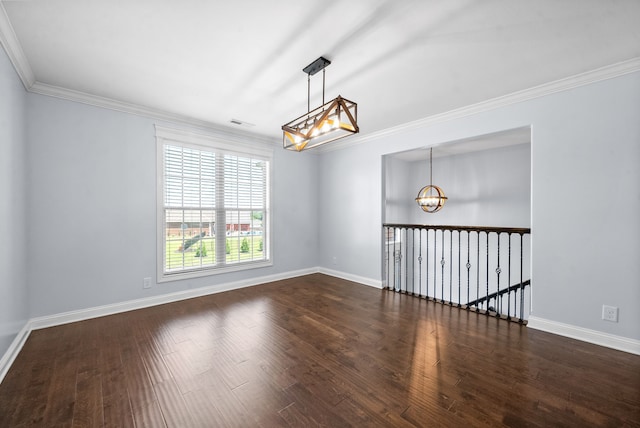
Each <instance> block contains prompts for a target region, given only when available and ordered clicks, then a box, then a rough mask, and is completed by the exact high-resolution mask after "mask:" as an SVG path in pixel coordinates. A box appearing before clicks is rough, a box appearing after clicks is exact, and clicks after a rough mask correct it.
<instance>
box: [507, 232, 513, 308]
mask: <svg viewBox="0 0 640 428" xmlns="http://www.w3.org/2000/svg"><path fill="white" fill-rule="evenodd" d="M511 235H512V234H511V233H509V269H508V273H507V287H511ZM507 319H508V320H511V291H509V292H508V293H507Z"/></svg>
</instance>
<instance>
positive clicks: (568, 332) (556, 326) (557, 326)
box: [527, 316, 640, 355]
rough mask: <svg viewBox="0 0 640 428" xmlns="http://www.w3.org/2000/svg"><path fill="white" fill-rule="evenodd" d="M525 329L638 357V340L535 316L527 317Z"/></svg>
mask: <svg viewBox="0 0 640 428" xmlns="http://www.w3.org/2000/svg"><path fill="white" fill-rule="evenodd" d="M527 327H530V328H533V329H535V330H541V331H546V332H547V333H553V334H557V335H560V336H565V337H570V338H572V339H577V340H581V341H583V342H588V343H593V344H595V345H600V346H606V347H607V348H612V349H617V350H619V351H624V352H629V353H631V354H636V355H640V340H635V339H629V338H627V337H622V336H616V335H613V334H608V333H603V332H600V331H596V330H590V329H588V328H583V327H577V326H575V325H571V324H563V323H561V322H557V321H551V320H546V319H544V318H538V317H535V316H530V317H529V319H528V321H527Z"/></svg>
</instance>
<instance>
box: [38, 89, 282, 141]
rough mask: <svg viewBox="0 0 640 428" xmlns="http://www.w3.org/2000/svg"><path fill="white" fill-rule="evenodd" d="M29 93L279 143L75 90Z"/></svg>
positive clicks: (264, 137)
mask: <svg viewBox="0 0 640 428" xmlns="http://www.w3.org/2000/svg"><path fill="white" fill-rule="evenodd" d="M28 90H29V92H33V93H35V94H40V95H46V96H49V97H54V98H60V99H63V100H68V101H74V102H78V103H82V104H87V105H91V106H94V107H100V108H106V109H109V110H115V111H119V112H123V113H128V114H134V115H137V116H144V117H148V118H151V119H155V120H162V121H167V122H174V123H179V124H184V125H190V126H196V127H198V128H202V129H204V130H207V131H210V132H214V133H216V134H217V135H219V136H220V137H222V138H234V137H238V136H241V137H244V138H245V140H251V141H257V142H261V143H264V144H269V145H272V146H279V145H280V144H281V143H280V140H279V139H277V138H273V137H269V136H265V135H262V134H257V133H253V132H247V131H244V130H241V129H237V128H232V127H229V126H224V125H219V124H216V123H213V122H209V121H206V120H200V119H195V118H192V117H188V116H184V115H181V114H177V113H170V112H167V111H163V110H160V109H156V108H152V107H146V106H142V105H138V104H133V103H127V102H124V101H118V100H114V99H112V98H106V97H101V96H99V95H92V94H89V93H86V92H81V91H76V90H73V89H66V88H62V87H60V86H54V85H48V84H46V83H41V82H35V83H34V84H33V85H31V87H30V88H28Z"/></svg>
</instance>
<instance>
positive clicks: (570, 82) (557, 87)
mask: <svg viewBox="0 0 640 428" xmlns="http://www.w3.org/2000/svg"><path fill="white" fill-rule="evenodd" d="M636 71H640V57H636V58H632V59H630V60H627V61H622V62H619V63H616V64H612V65H608V66H605V67H601V68H597V69H595V70H591V71H587V72H585V73H580V74H576V75H574V76H570V77H566V78H564V79H560V80H555V81H553V82H549V83H544V84H542V85H538V86H534V87H533V88H528V89H523V90H521V91H517V92H513V93H510V94H507V95H503V96H500V97H496V98H492V99H489V100H486V101H481V102H479V103H476V104H471V105H468V106H465V107H461V108H457V109H455V110H450V111H447V112H444V113H440V114H435V115H432V116H427V117H425V118H422V119H418V120H414V121H412V122H407V123H404V124H402V125H398V126H394V127H391V128H386V129H383V130H380V131H377V132H372V133H369V134H360V135H356V136H352V137H349V138H344V139H342V140H339V141H337V142H334V143H331V144H327V145H324V146H322V147H319V148H318V149H316V152H318V153H325V152H331V151H334V150H340V149H344V148H347V147H351V146H356V145H359V144H362V143H366V142H368V141H371V140H376V139H378V138H382V137H385V136H388V135H395V134H398V133H401V132H405V131H410V130H412V129H416V128H423V127H426V126H429V125H434V124H437V123H442V122H446V121H449V120H454V119H460V118H462V117H466V116H471V115H474V114H478V113H483V112H486V111H489V110H493V109H496V108H499V107H505V106H509V105H512V104H516V103H520V102H523V101H528V100H531V99H534V98H540V97H543V96H546V95H551V94H554V93H557V92H562V91H567V90H569V89H573V88H577V87H580V86H585V85H589V84H592V83H596V82H600V81H602V80H607V79H612V78H614V77H619V76H623V75H625V74H629V73H634V72H636Z"/></svg>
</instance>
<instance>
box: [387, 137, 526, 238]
mask: <svg viewBox="0 0 640 428" xmlns="http://www.w3.org/2000/svg"><path fill="white" fill-rule="evenodd" d="M435 150H437V148H436V149H435ZM435 150H434V152H435ZM441 150H443V148H441ZM384 162H385V174H384V176H383V178H384V183H385V200H384V212H385V218H384V220H383V221H384V222H385V223H410V224H446V225H462V226H501V227H529V226H530V225H531V145H530V144H518V145H514V146H509V147H502V148H494V149H490V150H482V151H474V152H470V153H464V154H456V155H447V156H442V157H435V158H434V159H433V168H434V176H433V184H435V185H438V186H440V187H441V188H442V190H443V191H444V192H445V195H446V196H447V197H448V198H449V199H448V200H447V202H446V204H445V206H444V208H442V209H441V210H440V211H438V212H436V213H425V212H424V211H422V210H421V209H420V207H419V206H418V204H417V203H416V202H415V197H416V195H417V194H418V191H419V190H420V189H421V188H422V187H424V186H426V185H427V184H429V167H428V165H429V164H428V161H427V160H423V161H411V162H410V161H402V160H398V159H397V158H395V157H394V156H393V155H390V156H385V159H384Z"/></svg>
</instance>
